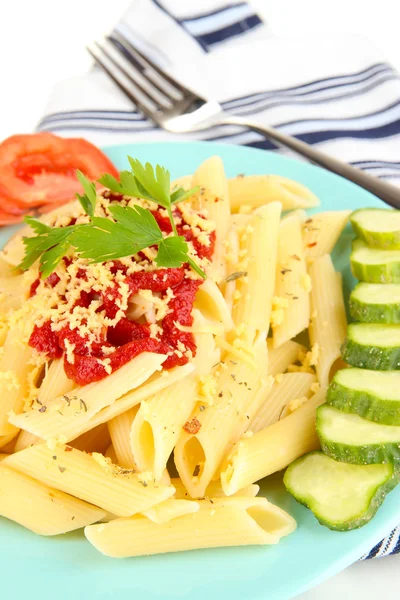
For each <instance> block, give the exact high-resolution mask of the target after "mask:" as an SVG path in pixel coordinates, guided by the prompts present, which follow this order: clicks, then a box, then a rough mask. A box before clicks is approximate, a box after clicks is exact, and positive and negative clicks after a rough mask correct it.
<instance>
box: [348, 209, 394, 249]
mask: <svg viewBox="0 0 400 600" xmlns="http://www.w3.org/2000/svg"><path fill="white" fill-rule="evenodd" d="M350 222H351V224H352V226H353V229H354V231H355V232H356V234H357V235H358V237H360V238H361V239H362V240H364V242H365V243H366V244H368V246H372V247H374V248H382V249H383V250H399V249H400V211H398V210H395V209H391V208H360V209H359V210H356V211H354V212H353V214H352V215H351V216H350Z"/></svg>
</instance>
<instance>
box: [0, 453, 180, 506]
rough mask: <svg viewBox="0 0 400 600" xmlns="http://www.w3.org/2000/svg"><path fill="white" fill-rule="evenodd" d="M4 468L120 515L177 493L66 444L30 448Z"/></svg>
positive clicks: (144, 474)
mask: <svg viewBox="0 0 400 600" xmlns="http://www.w3.org/2000/svg"><path fill="white" fill-rule="evenodd" d="M54 457H55V458H54ZM2 465H4V466H7V467H10V468H11V469H15V470H16V471H18V472H20V473H23V474H24V475H28V476H29V477H34V478H35V479H36V480H37V481H40V482H41V483H43V484H44V485H48V486H50V487H54V488H55V489H58V490H60V491H62V492H65V493H67V494H71V495H74V496H76V497H77V498H80V499H81V500H85V501H86V502H90V503H91V504H94V505H95V506H99V507H100V508H103V509H104V510H106V511H108V512H110V513H113V514H114V515H117V516H128V515H133V514H135V513H137V512H142V511H144V510H147V509H148V508H150V507H151V506H154V505H155V504H158V503H159V502H162V501H163V500H166V499H167V498H169V497H170V496H172V495H173V494H174V492H175V489H174V488H173V487H172V486H165V485H162V484H155V483H154V481H153V479H152V476H151V474H150V473H142V474H136V473H132V471H129V470H127V469H124V468H121V467H118V466H117V465H113V464H112V463H111V462H109V461H108V460H107V459H106V458H105V457H104V456H103V455H102V454H97V453H93V455H90V454H86V453H85V452H81V451H80V450H76V449H75V448H71V446H65V445H64V444H55V446H54V447H53V445H52V447H51V448H49V446H48V445H47V444H37V445H35V446H31V447H30V448H26V449H25V450H22V451H21V452H18V453H17V454H12V455H11V456H9V457H8V458H5V459H4V461H2Z"/></svg>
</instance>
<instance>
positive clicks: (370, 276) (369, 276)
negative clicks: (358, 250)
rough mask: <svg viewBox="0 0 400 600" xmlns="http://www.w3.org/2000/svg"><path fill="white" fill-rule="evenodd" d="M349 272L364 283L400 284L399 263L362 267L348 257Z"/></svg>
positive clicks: (362, 265)
mask: <svg viewBox="0 0 400 600" xmlns="http://www.w3.org/2000/svg"><path fill="white" fill-rule="evenodd" d="M350 266H351V272H352V273H353V275H354V277H355V278H356V279H358V281H365V282H366V283H400V262H399V263H392V264H390V265H389V264H387V265H368V266H366V265H364V264H363V263H359V262H357V261H355V260H354V258H352V257H351V256H350Z"/></svg>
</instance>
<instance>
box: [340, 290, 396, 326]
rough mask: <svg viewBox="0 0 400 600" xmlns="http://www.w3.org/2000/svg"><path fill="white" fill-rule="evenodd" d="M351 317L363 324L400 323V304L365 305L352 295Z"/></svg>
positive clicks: (350, 302)
mask: <svg viewBox="0 0 400 600" xmlns="http://www.w3.org/2000/svg"><path fill="white" fill-rule="evenodd" d="M349 309H350V315H351V316H352V318H353V319H354V320H355V321H360V322H361V323H400V304H391V305H389V304H364V303H363V302H360V301H359V300H358V299H357V298H355V297H354V296H353V293H351V294H350V300H349Z"/></svg>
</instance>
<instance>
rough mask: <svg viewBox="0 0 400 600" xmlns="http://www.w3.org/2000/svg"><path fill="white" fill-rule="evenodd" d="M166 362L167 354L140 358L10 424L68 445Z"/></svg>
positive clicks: (150, 354)
mask: <svg viewBox="0 0 400 600" xmlns="http://www.w3.org/2000/svg"><path fill="white" fill-rule="evenodd" d="M165 358H166V356H165V355H164V354H152V353H148V352H144V353H143V354H139V356H137V357H136V358H134V359H133V360H131V361H130V362H128V363H127V364H126V365H124V366H123V367H121V368H120V369H118V371H115V372H114V373H111V375H108V376H107V377H106V378H105V379H102V380H100V381H98V382H96V383H91V384H89V385H86V386H84V387H81V388H75V389H73V390H72V391H71V392H70V393H69V395H68V396H67V395H65V394H64V395H63V396H60V397H58V398H55V399H54V400H52V401H51V402H49V403H48V404H47V405H46V408H45V410H43V406H44V405H39V404H37V405H36V406H35V407H34V408H32V409H31V410H29V411H27V412H25V413H22V414H20V415H14V416H12V417H10V422H11V423H13V424H14V425H16V426H19V427H21V428H22V429H26V430H27V431H30V432H31V433H34V434H35V435H37V436H38V437H40V438H42V439H44V440H49V439H53V438H59V437H60V436H63V437H64V440H65V441H67V442H68V441H71V440H73V439H75V438H76V437H78V436H79V435H81V434H82V433H84V432H85V431H86V429H85V425H87V423H88V422H89V421H90V420H91V419H92V418H93V417H94V416H95V415H96V414H97V413H99V412H100V411H101V410H102V409H104V408H106V407H108V406H110V405H111V404H112V403H113V402H115V400H117V399H118V398H120V397H121V396H123V395H124V394H126V393H127V392H129V391H130V390H133V389H135V388H137V387H139V386H140V385H141V384H142V383H143V382H145V381H146V380H147V379H148V378H149V377H150V376H151V375H152V374H153V373H154V372H155V371H157V370H160V369H161V365H162V363H163V362H164V360H165ZM91 428H92V427H90V429H91Z"/></svg>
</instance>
